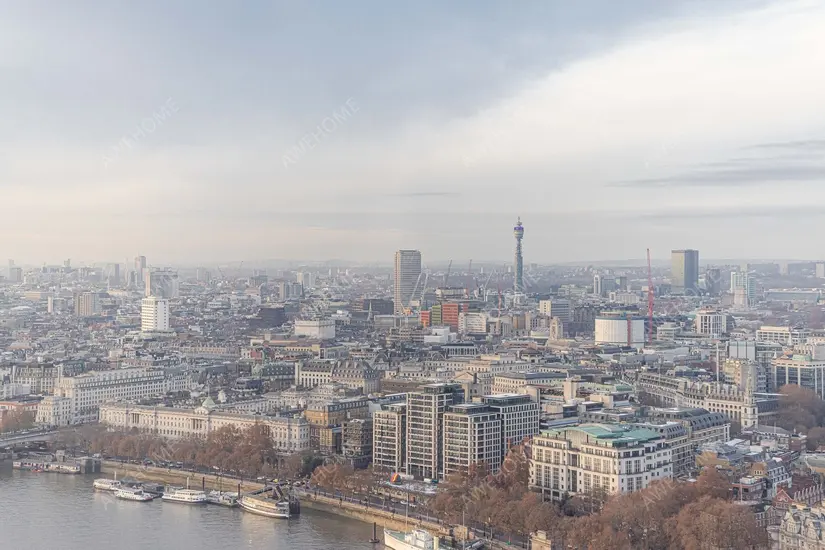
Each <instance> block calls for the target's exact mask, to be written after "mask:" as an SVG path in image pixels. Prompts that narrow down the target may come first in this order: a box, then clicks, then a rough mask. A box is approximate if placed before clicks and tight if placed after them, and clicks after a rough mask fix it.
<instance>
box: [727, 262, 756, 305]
mask: <svg viewBox="0 0 825 550" xmlns="http://www.w3.org/2000/svg"><path fill="white" fill-rule="evenodd" d="M730 291H731V294H733V296H734V302H735V305H737V306H741V307H750V306H752V305H753V304H755V303H756V296H757V294H756V291H757V289H756V278H755V277H754V275H753V273H748V272H747V271H731V273H730ZM737 296H738V297H739V298H738V299H737Z"/></svg>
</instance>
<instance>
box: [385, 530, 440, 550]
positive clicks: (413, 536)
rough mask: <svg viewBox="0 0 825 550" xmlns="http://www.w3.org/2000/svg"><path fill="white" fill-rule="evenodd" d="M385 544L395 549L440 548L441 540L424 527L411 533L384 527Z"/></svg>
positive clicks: (418, 549) (433, 549)
mask: <svg viewBox="0 0 825 550" xmlns="http://www.w3.org/2000/svg"><path fill="white" fill-rule="evenodd" d="M384 546H386V547H387V548H392V549H393V550H438V549H439V540H438V537H434V536H432V535H431V534H430V533H428V532H427V531H424V530H423V529H415V530H414V531H410V532H409V533H404V532H402V531H393V530H391V529H384Z"/></svg>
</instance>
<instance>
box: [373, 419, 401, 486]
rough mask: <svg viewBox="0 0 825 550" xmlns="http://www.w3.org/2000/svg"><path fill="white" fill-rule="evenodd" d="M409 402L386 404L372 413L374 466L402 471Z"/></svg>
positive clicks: (380, 468) (384, 469) (382, 469)
mask: <svg viewBox="0 0 825 550" xmlns="http://www.w3.org/2000/svg"><path fill="white" fill-rule="evenodd" d="M406 437H407V404H406V403H394V404H392V405H386V406H385V407H384V409H383V410H380V411H375V413H373V415H372V467H373V468H374V469H376V470H378V471H387V472H402V471H404V463H405V462H404V461H405V459H406V445H405V443H406Z"/></svg>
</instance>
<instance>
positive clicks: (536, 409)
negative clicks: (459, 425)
mask: <svg viewBox="0 0 825 550" xmlns="http://www.w3.org/2000/svg"><path fill="white" fill-rule="evenodd" d="M511 374H517V373H511ZM500 376H508V375H507V374H503V375H500ZM496 379H498V376H496ZM482 402H483V403H484V404H485V405H487V406H488V407H490V409H491V410H493V411H495V412H496V413H498V415H499V420H500V421H501V438H502V445H501V454H502V460H503V459H504V457H505V456H506V455H507V451H509V450H510V448H511V447H513V446H514V445H518V444H520V443H522V442H523V441H524V440H525V439H528V438H531V437H533V436H534V435H536V434H538V433H539V418H540V415H541V406H540V405H539V403H538V402H534V401H533V400H532V399H531V398H530V396H529V395H523V394H517V395H513V394H503V395H487V396H485V397H483V398H482Z"/></svg>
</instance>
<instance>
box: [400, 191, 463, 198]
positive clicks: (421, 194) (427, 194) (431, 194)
mask: <svg viewBox="0 0 825 550" xmlns="http://www.w3.org/2000/svg"><path fill="white" fill-rule="evenodd" d="M461 195H462V194H461V193H454V192H449V191H411V192H409V193H386V194H385V195H384V196H387V197H413V198H435V197H460V196H461Z"/></svg>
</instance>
